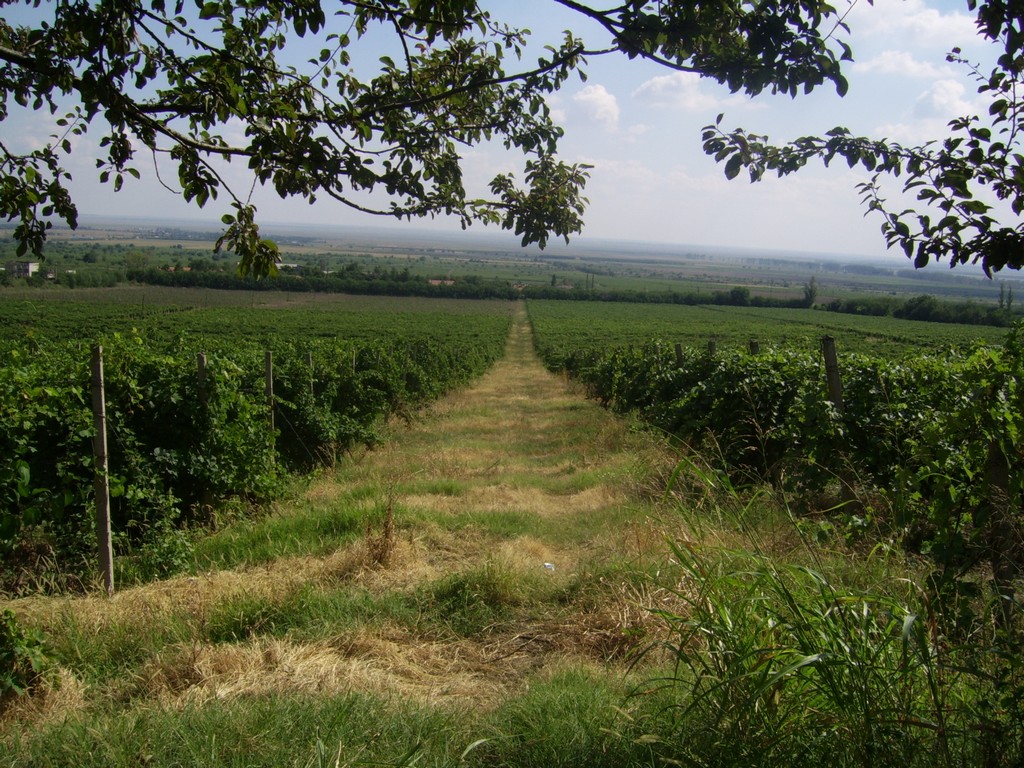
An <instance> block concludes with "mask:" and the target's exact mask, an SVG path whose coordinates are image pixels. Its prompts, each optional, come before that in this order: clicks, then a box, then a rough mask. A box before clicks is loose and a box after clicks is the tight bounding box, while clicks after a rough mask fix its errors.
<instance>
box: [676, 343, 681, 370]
mask: <svg viewBox="0 0 1024 768" xmlns="http://www.w3.org/2000/svg"><path fill="white" fill-rule="evenodd" d="M682 367H683V345H682V344H680V343H679V342H678V341H677V342H676V368H682Z"/></svg>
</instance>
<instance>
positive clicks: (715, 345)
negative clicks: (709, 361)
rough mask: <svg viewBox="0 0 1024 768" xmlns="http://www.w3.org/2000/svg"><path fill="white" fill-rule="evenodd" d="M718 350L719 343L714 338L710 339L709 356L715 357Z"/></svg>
mask: <svg viewBox="0 0 1024 768" xmlns="http://www.w3.org/2000/svg"><path fill="white" fill-rule="evenodd" d="M717 352H718V343H717V342H716V341H715V340H714V339H708V357H714V356H715V354H716V353H717Z"/></svg>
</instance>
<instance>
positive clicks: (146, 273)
mask: <svg viewBox="0 0 1024 768" xmlns="http://www.w3.org/2000/svg"><path fill="white" fill-rule="evenodd" d="M122 279H127V280H129V281H132V282H137V283H145V284H148V285H161V286H170V287H179V288H215V289H220V290H245V291H289V292H296V293H349V294H361V295H384V296H422V297H428V298H431V297H432V298H456V299H507V300H514V299H519V298H526V299H558V300H562V301H608V302H632V303H647V304H685V305H691V306H692V305H700V304H711V305H719V306H733V307H780V308H810V307H816V308H818V309H821V310H825V311H829V312H840V313H844V314H854V315H874V316H891V317H896V318H901V319H906V320H923V321H927V322H938V323H958V324H962V325H990V326H997V327H1007V326H1009V325H1012V324H1013V323H1014V322H1015V321H1016V320H1019V319H1020V318H1021V316H1022V314H1021V311H1020V309H1019V308H1016V307H1015V306H1014V300H1013V291H1012V288H1011V289H1009V290H1004V291H1003V292H1002V293H1001V295H1000V300H999V304H998V305H996V306H992V305H985V304H979V303H976V302H970V301H959V302H953V301H944V300H941V299H938V298H936V297H935V296H931V295H921V296H914V297H911V298H900V297H896V296H858V297H853V298H841V299H833V300H832V301H830V302H828V303H827V304H817V303H816V300H817V298H818V286H817V283H816V281H814V280H813V278H812V280H811V282H809V283H808V284H806V285H805V286H804V290H803V295H802V296H797V297H791V298H778V297H773V296H760V295H756V294H752V293H751V290H750V288H748V287H746V286H735V287H733V288H730V289H728V290H720V291H712V292H710V293H708V292H706V291H685V292H683V291H672V290H665V291H636V290H628V289H596V288H588V289H582V288H574V289H568V288H565V287H562V286H559V285H540V284H537V285H526V286H515V285H512V284H510V283H509V282H507V281H504V280H485V279H483V278H481V277H479V276H476V275H469V276H463V277H459V278H456V279H453V280H443V281H441V280H433V281H431V280H430V279H428V278H425V277H420V276H415V275H411V274H410V273H409V270H408V269H402V270H398V269H394V268H392V269H384V268H381V267H379V266H378V267H374V268H373V269H370V270H363V269H362V268H361V267H360V266H359V265H358V264H357V263H355V262H352V263H349V264H346V265H345V266H344V267H342V269H341V270H339V271H337V272H328V273H325V272H322V271H320V270H319V269H316V268H313V267H300V268H297V269H285V270H282V272H281V274H280V275H279V276H278V277H277V278H274V279H256V278H254V277H252V276H248V277H240V276H239V275H238V274H237V273H235V272H233V271H226V270H222V269H220V268H219V265H214V264H213V263H212V262H210V263H209V264H195V263H192V262H190V267H189V269H187V270H186V269H175V270H174V271H169V270H167V269H161V268H158V267H139V268H135V269H132V268H128V269H126V270H124V271H121V270H117V271H114V270H109V271H108V270H103V271H102V273H81V274H76V273H73V272H71V273H61V274H58V275H57V276H56V279H55V280H46V279H45V278H44V277H43V276H42V275H38V276H33V278H31V279H30V280H28V281H26V284H28V285H38V286H42V285H44V284H46V283H48V282H57V283H60V284H63V285H66V286H67V287H69V288H75V287H101V286H111V285H114V284H116V283H117V282H119V281H120V280H122ZM0 284H10V279H9V278H7V277H6V275H3V273H0Z"/></svg>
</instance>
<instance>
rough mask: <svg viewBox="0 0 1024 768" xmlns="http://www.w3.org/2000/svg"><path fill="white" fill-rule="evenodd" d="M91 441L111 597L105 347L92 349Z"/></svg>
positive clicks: (99, 536)
mask: <svg viewBox="0 0 1024 768" xmlns="http://www.w3.org/2000/svg"><path fill="white" fill-rule="evenodd" d="M92 414H93V428H94V432H95V434H94V435H93V439H92V449H93V458H94V466H95V472H96V475H95V480H94V485H93V488H94V491H95V496H96V543H97V553H98V556H99V569H100V576H101V577H102V578H103V586H104V588H105V589H106V591H107V594H108V595H112V594H113V593H114V549H113V544H112V543H111V536H110V474H109V463H108V458H107V406H106V394H105V392H104V386H103V347H102V346H101V345H99V344H96V345H94V346H93V348H92Z"/></svg>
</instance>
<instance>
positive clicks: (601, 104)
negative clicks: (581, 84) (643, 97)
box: [572, 85, 619, 131]
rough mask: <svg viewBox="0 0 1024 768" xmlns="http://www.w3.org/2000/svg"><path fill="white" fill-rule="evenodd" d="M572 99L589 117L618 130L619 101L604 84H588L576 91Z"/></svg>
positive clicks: (607, 127) (612, 129)
mask: <svg viewBox="0 0 1024 768" xmlns="http://www.w3.org/2000/svg"><path fill="white" fill-rule="evenodd" d="M572 100H573V101H574V102H575V103H577V104H579V105H580V106H581V107H582V108H583V111H584V112H585V113H586V115H587V117H588V118H589V119H591V120H595V121H597V122H598V123H600V124H602V125H603V126H604V127H605V128H606V129H608V130H609V131H615V130H618V127H619V102H618V99H616V98H615V94H613V93H610V92H609V91H608V89H607V88H605V87H604V86H603V85H588V86H586V87H585V88H583V89H582V90H581V91H579V92H578V93H576V94H575V95H574V96H573V97H572Z"/></svg>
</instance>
